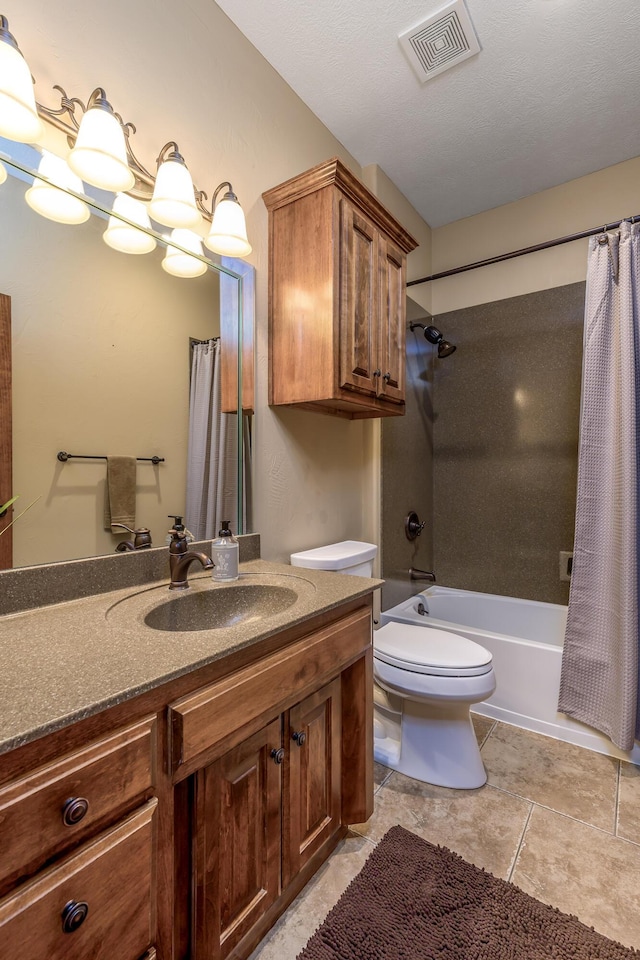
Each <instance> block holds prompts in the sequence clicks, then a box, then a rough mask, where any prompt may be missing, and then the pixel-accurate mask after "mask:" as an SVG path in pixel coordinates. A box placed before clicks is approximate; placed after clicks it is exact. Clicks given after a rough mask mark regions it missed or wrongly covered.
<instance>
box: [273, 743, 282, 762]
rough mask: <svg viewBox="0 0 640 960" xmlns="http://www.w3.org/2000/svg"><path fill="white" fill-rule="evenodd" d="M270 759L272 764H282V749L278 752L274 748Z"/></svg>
mask: <svg viewBox="0 0 640 960" xmlns="http://www.w3.org/2000/svg"><path fill="white" fill-rule="evenodd" d="M271 758H272V760H273V762H274V763H282V761H283V760H284V747H280V749H279V750H278V749H276V747H274V748H273V750H272V751H271Z"/></svg>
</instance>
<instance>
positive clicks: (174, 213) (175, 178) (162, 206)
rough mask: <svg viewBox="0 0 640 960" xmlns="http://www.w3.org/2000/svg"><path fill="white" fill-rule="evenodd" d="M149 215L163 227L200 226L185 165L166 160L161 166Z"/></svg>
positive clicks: (189, 177) (176, 161)
mask: <svg viewBox="0 0 640 960" xmlns="http://www.w3.org/2000/svg"><path fill="white" fill-rule="evenodd" d="M149 214H150V216H152V217H153V219H154V220H157V221H158V223H162V224H164V226H165V227H196V226H197V225H198V224H199V223H200V214H199V213H198V208H197V207H196V201H195V197H194V193H193V180H192V179H191V174H190V173H189V171H188V170H187V168H186V166H185V165H184V163H181V162H180V161H179V160H165V161H164V162H163V163H161V164H160V166H159V167H158V173H157V176H156V182H155V186H154V188H153V196H152V198H151V202H150V203H149Z"/></svg>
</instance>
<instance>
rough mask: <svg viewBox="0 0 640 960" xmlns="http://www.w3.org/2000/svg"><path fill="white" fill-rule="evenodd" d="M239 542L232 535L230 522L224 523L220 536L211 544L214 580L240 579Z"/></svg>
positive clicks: (224, 521)
mask: <svg viewBox="0 0 640 960" xmlns="http://www.w3.org/2000/svg"><path fill="white" fill-rule="evenodd" d="M239 552H240V547H239V544H238V541H237V540H236V538H235V537H234V536H233V534H232V533H231V529H230V527H229V520H223V521H222V527H221V529H220V531H219V532H218V536H217V537H216V539H215V540H213V541H212V543H211V559H212V560H213V562H214V568H213V573H212V577H213V579H214V580H237V579H238V554H239Z"/></svg>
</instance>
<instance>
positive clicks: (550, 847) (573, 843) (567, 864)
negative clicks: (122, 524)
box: [512, 806, 640, 947]
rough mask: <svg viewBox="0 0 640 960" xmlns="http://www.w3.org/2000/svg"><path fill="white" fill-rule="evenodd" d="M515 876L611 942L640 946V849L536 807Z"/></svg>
mask: <svg viewBox="0 0 640 960" xmlns="http://www.w3.org/2000/svg"><path fill="white" fill-rule="evenodd" d="M512 880H513V882H514V883H516V884H517V885H518V886H519V887H521V888H522V889H523V890H525V891H526V892H527V893H529V894H530V895H531V896H533V897H536V898H537V899H538V900H542V901H543V902H544V903H550V904H551V905H552V906H554V907H558V909H560V910H563V911H564V912H565V913H571V914H574V915H575V916H577V917H578V919H579V920H582V922H583V923H586V924H587V925H588V926H593V927H595V929H596V930H598V931H599V933H603V934H604V935H605V936H606V937H610V938H611V939H612V940H619V941H621V942H622V943H624V944H625V945H626V946H633V947H640V911H639V910H638V890H640V847H638V846H636V845H635V844H633V843H628V842H627V841H626V840H620V839H617V838H616V837H612V836H609V835H608V834H606V833H604V832H602V831H600V830H596V829H595V828H594V827H590V826H588V825H587V824H585V823H579V822H578V821H577V820H571V819H569V818H568V817H564V816H562V815H561V814H558V813H554V812H553V811H552V810H545V809H544V808H543V807H535V806H534V808H533V813H532V814H531V819H530V820H529V825H528V827H527V831H526V833H525V837H524V841H523V844H522V847H521V849H520V853H519V855H518V860H517V862H516V867H515V870H514V872H513V877H512Z"/></svg>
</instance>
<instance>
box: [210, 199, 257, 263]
mask: <svg viewBox="0 0 640 960" xmlns="http://www.w3.org/2000/svg"><path fill="white" fill-rule="evenodd" d="M204 243H205V246H206V247H208V248H209V250H213V252H214V253H220V254H222V255H223V256H226V257H247V256H249V254H250V253H251V244H250V243H249V241H248V239H247V225H246V223H245V219H244V213H243V210H242V207H241V206H240V204H239V203H238V202H237V201H236V200H220V201H219V203H218V204H217V206H216V209H215V211H214V214H213V221H212V223H211V230H210V231H209V235H208V237H207V238H206V240H205V241H204Z"/></svg>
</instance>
